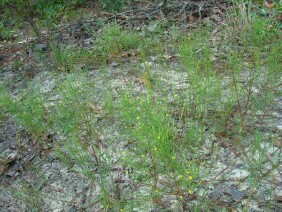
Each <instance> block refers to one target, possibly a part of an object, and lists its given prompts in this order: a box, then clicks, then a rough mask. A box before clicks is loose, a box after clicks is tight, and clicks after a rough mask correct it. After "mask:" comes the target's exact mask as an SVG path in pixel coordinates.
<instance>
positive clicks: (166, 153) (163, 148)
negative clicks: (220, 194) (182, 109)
mask: <svg viewBox="0 0 282 212" xmlns="http://www.w3.org/2000/svg"><path fill="white" fill-rule="evenodd" d="M120 110H121V120H122V121H123V123H124V130H125V133H126V134H127V136H128V139H129V152H127V151H124V152H122V153H121V154H122V160H123V163H124V165H125V166H126V167H128V168H129V169H130V168H132V173H131V174H130V177H131V179H133V180H134V181H136V183H138V184H141V185H143V186H145V188H144V187H141V188H140V190H139V189H137V191H135V193H134V194H132V195H133V196H128V195H125V196H124V198H125V199H128V198H132V197H133V198H134V199H135V200H136V201H137V202H139V204H145V202H146V201H148V199H150V200H151V202H152V205H153V207H157V208H158V207H159V206H160V205H161V199H162V198H163V196H164V194H168V195H171V196H174V197H175V198H176V199H177V201H178V203H179V204H180V205H181V207H182V208H183V209H187V207H188V206H187V202H186V200H185V199H186V198H188V197H189V195H191V194H192V193H193V192H195V191H196V190H197V188H198V187H199V185H200V183H201V178H202V177H203V176H204V172H202V170H200V169H199V164H198V162H196V160H194V158H193V156H194V152H193V151H191V150H192V145H194V144H193V140H194V139H200V137H198V135H197V134H194V133H193V132H192V131H191V134H190V138H192V137H193V138H192V139H193V140H191V142H190V141H187V142H184V141H181V140H179V139H178V138H177V134H178V130H179V129H178V127H177V126H176V125H175V124H174V121H173V119H172V117H171V116H170V114H169V111H168V107H167V104H166V99H165V98H156V97H154V95H153V94H152V93H151V92H149V91H147V94H145V96H142V95H141V96H138V97H136V98H133V97H132V95H130V93H127V94H125V95H124V96H123V97H122V100H121V105H120ZM192 134H193V135H192ZM190 138H188V139H190ZM142 189H148V190H147V193H146V194H145V195H144V196H140V197H139V196H138V195H137V194H138V192H141V190H142ZM141 202H143V203H141ZM140 206H141V205H139V207H140ZM147 206H148V207H151V206H150V205H147Z"/></svg>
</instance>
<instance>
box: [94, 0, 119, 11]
mask: <svg viewBox="0 0 282 212" xmlns="http://www.w3.org/2000/svg"><path fill="white" fill-rule="evenodd" d="M99 2H100V3H101V5H102V8H103V9H104V10H109V11H120V10H121V7H122V3H123V1H122V0H99Z"/></svg>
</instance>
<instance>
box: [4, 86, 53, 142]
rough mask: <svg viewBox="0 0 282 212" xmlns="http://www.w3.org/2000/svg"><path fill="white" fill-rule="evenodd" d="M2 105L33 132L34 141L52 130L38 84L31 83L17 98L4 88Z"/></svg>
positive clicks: (17, 121) (20, 123) (18, 121)
mask: <svg viewBox="0 0 282 212" xmlns="http://www.w3.org/2000/svg"><path fill="white" fill-rule="evenodd" d="M0 106H1V107H2V108H3V109H4V110H5V111H6V112H8V114H9V115H11V116H12V118H13V119H14V120H15V122H16V123H18V124H19V125H21V126H22V127H24V128H25V129H26V130H27V131H28V132H29V133H30V134H31V136H32V138H33V140H34V141H37V140H38V139H39V140H40V139H41V136H42V135H43V134H44V133H46V132H47V131H48V130H50V126H49V123H48V114H47V111H46V107H45V105H44V101H43V96H42V95H41V94H40V92H39V88H38V86H36V85H32V84H30V85H29V87H28V88H27V89H26V90H25V91H24V92H22V93H21V95H20V96H18V97H16V98H11V97H10V96H9V95H8V94H7V93H6V92H5V91H4V89H3V88H2V89H1V94H0Z"/></svg>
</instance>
